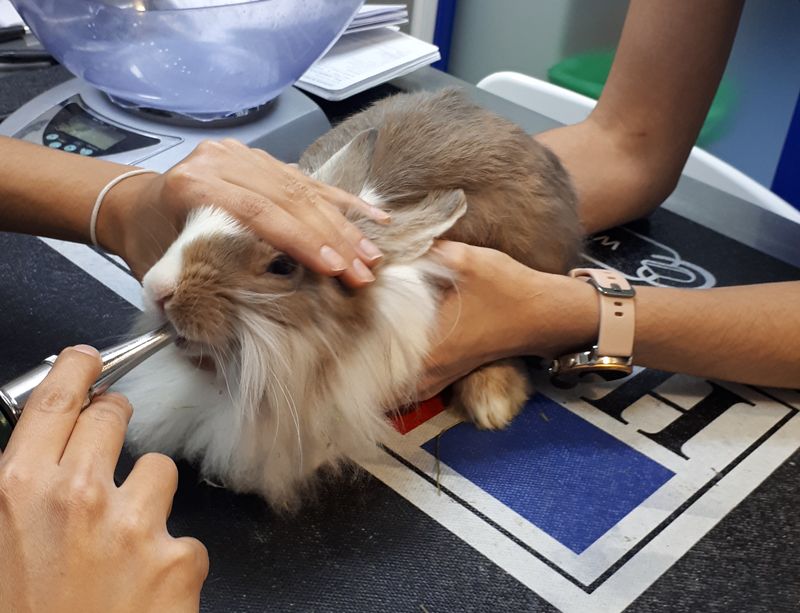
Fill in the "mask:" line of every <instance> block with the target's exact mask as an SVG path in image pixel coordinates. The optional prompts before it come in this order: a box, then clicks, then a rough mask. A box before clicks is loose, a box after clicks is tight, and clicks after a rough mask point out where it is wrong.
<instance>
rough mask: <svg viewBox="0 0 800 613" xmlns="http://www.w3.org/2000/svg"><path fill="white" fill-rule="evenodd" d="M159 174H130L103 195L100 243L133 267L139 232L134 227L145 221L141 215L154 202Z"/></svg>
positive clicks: (99, 221)
mask: <svg viewBox="0 0 800 613" xmlns="http://www.w3.org/2000/svg"><path fill="white" fill-rule="evenodd" d="M121 174H122V173H121ZM121 174H120V175H119V176H121ZM157 176H158V175H157V174H155V173H148V174H140V175H135V176H130V177H127V178H125V179H124V180H121V181H120V182H119V183H117V184H115V185H113V186H112V187H111V188H110V189H109V190H108V192H107V193H106V194H105V196H104V197H103V200H102V205H101V206H100V209H99V211H98V214H97V220H96V236H97V242H98V244H99V245H100V246H101V247H102V248H103V249H105V250H106V251H108V252H110V253H113V254H115V255H118V256H119V257H121V258H122V259H123V260H125V261H126V262H127V263H128V265H129V266H131V259H132V251H133V250H134V248H135V246H136V245H135V232H131V230H132V229H134V227H135V226H136V225H137V224H141V223H142V220H141V219H139V218H140V217H142V215H141V214H142V209H143V204H144V203H147V202H152V199H153V196H150V195H149V194H150V192H151V191H152V185H153V184H154V181H155V180H156V178H157ZM131 268H133V266H131Z"/></svg>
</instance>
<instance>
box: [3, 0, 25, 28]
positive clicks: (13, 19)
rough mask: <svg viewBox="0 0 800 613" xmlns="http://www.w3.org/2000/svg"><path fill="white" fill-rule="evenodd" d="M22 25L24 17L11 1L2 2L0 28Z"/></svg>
mask: <svg viewBox="0 0 800 613" xmlns="http://www.w3.org/2000/svg"><path fill="white" fill-rule="evenodd" d="M20 25H22V17H20V16H19V13H17V11H15V10H14V6H13V5H12V4H11V2H9V0H0V28H7V27H9V26H20Z"/></svg>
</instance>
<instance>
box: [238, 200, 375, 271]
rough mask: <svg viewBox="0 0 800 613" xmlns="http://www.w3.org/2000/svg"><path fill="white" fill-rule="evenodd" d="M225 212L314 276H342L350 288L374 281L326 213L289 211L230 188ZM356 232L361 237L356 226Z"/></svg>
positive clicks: (299, 210) (300, 210)
mask: <svg viewBox="0 0 800 613" xmlns="http://www.w3.org/2000/svg"><path fill="white" fill-rule="evenodd" d="M225 208H226V210H228V211H230V212H231V213H232V214H233V215H235V216H236V217H238V218H239V219H241V220H242V221H243V222H244V223H245V224H246V225H247V226H249V227H250V228H252V229H253V231H254V232H256V234H258V235H259V236H261V237H263V238H264V240H266V241H267V242H268V243H269V244H271V245H273V246H274V247H275V248H277V249H280V250H281V251H283V252H285V253H288V254H289V255H290V256H292V257H293V258H295V259H296V260H297V261H299V262H301V263H302V264H305V265H306V266H308V267H309V268H310V269H311V270H313V271H314V272H317V273H319V274H321V275H328V276H332V275H333V276H336V275H341V278H342V280H343V281H344V282H345V283H347V284H348V285H350V286H351V287H362V286H364V285H367V284H369V283H371V282H372V281H374V280H375V277H374V276H373V275H372V273H371V272H370V271H369V269H368V268H367V266H366V265H364V263H363V262H362V261H361V259H360V257H359V254H358V253H357V252H356V251H355V249H353V247H352V246H351V244H350V243H349V242H348V241H347V240H346V239H345V237H344V235H343V233H342V231H341V230H337V229H336V228H335V227H334V225H333V224H332V223H331V222H330V221H329V220H328V218H327V216H326V215H325V214H324V213H321V212H319V211H317V212H314V211H312V210H308V209H304V208H303V207H292V210H290V211H287V210H286V209H284V208H283V207H280V206H277V205H276V204H275V203H273V202H272V201H271V200H268V199H266V198H261V197H256V196H254V194H253V192H251V191H248V190H245V189H242V188H240V187H231V186H229V187H228V188H227V199H226V200H225ZM342 220H344V218H342ZM342 227H344V226H342ZM353 229H354V230H355V231H356V232H358V233H359V235H360V231H358V229H357V228H355V226H353ZM342 254H344V255H342Z"/></svg>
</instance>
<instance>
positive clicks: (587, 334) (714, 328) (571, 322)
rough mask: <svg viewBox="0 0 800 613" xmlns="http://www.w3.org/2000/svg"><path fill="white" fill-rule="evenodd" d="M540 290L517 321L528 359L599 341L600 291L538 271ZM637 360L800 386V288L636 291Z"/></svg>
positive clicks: (535, 280) (534, 275) (534, 279)
mask: <svg viewBox="0 0 800 613" xmlns="http://www.w3.org/2000/svg"><path fill="white" fill-rule="evenodd" d="M526 283H527V284H528V285H529V286H531V287H533V286H538V287H539V288H540V289H539V292H538V296H537V297H536V299H535V301H534V302H531V303H530V304H529V305H528V307H527V312H525V313H524V314H522V315H521V316H520V317H519V319H518V320H517V323H518V325H519V326H520V329H521V330H524V331H525V334H524V338H525V342H527V343H528V346H527V351H526V353H532V354H535V355H542V356H543V357H547V358H554V357H557V356H558V355H562V354H564V353H568V352H570V351H574V350H580V349H585V348H588V347H589V346H591V345H592V344H594V343H596V341H597V332H598V326H599V316H598V304H599V302H598V297H597V292H596V290H594V288H592V287H591V286H590V285H588V284H587V283H584V282H583V281H579V280H574V279H569V278H565V277H556V276H551V275H544V274H542V273H538V272H535V271H532V272H531V274H530V277H529V279H528V281H527V282H526ZM636 292H637V295H636V299H635V300H636V326H635V336H634V348H633V362H634V364H636V365H639V366H644V367H647V368H655V369H659V370H665V371H669V372H681V373H685V374H690V375H695V376H701V377H709V378H716V379H724V380H730V381H736V382H740V383H750V384H756V385H769V386H777V387H796V386H800V350H798V347H800V319H798V313H797V305H798V304H800V282H789V283H771V284H763V285H750V286H740V287H729V288H714V289H708V290H680V289H669V288H655V287H637V288H636Z"/></svg>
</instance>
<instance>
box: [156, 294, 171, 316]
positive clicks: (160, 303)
mask: <svg viewBox="0 0 800 613" xmlns="http://www.w3.org/2000/svg"><path fill="white" fill-rule="evenodd" d="M173 296H174V294H166V295H164V296H161V297H160V298H156V301H155V302H156V307H157V308H158V310H159V311H161V312H162V313H164V312H166V310H167V304H168V303H169V301H170V300H172V297H173Z"/></svg>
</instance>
